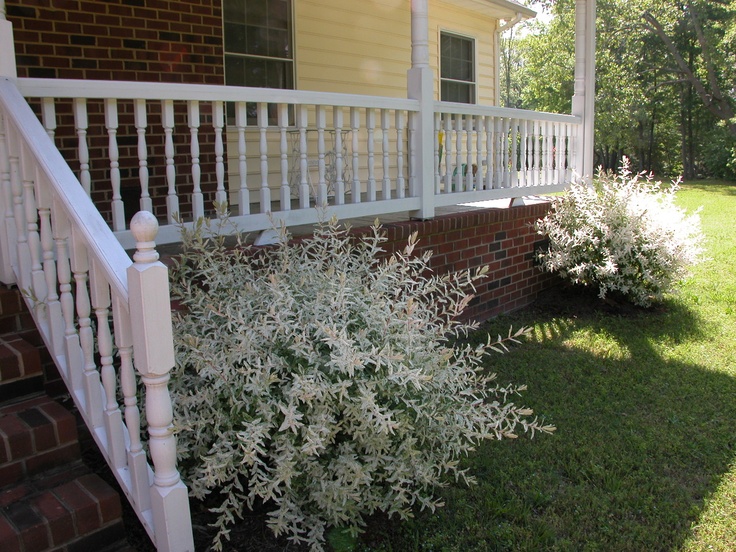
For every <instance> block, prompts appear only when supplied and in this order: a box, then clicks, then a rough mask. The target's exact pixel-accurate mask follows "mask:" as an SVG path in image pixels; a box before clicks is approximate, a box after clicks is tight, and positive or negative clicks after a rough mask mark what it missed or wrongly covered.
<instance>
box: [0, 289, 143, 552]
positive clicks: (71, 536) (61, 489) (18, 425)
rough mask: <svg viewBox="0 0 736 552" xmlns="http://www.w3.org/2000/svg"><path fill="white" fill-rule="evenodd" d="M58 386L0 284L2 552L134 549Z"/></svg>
mask: <svg viewBox="0 0 736 552" xmlns="http://www.w3.org/2000/svg"><path fill="white" fill-rule="evenodd" d="M63 390H64V385H63V382H62V381H61V378H59V375H58V372H56V368H55V366H54V365H53V363H52V362H50V359H49V356H48V353H47V352H46V351H45V349H44V348H43V344H42V342H41V339H40V337H39V336H38V333H37V332H36V330H35V326H34V323H33V320H32V318H31V316H30V315H29V313H28V311H27V310H26V307H25V304H24V303H23V301H22V299H21V298H20V295H19V293H18V291H17V290H16V289H8V288H5V287H2V288H0V549H2V550H3V551H5V552H40V551H45V550H54V551H66V552H91V551H95V552H98V551H99V552H103V551H104V552H123V551H125V552H132V551H133V550H135V549H134V548H132V547H131V546H130V545H128V543H127V542H126V540H125V535H126V533H125V527H124V525H123V518H122V508H121V501H120V496H119V494H118V492H117V491H116V490H114V489H113V487H111V486H110V485H109V484H108V483H106V482H105V481H104V480H103V479H102V478H100V476H99V475H97V474H96V473H93V472H92V471H91V469H90V468H89V467H88V466H87V465H86V464H85V463H84V462H83V460H82V452H83V449H84V448H85V445H84V444H83V445H81V446H80V434H81V435H82V436H84V435H87V437H88V434H87V433H86V428H85V427H84V426H83V425H79V422H78V418H77V417H75V415H74V413H73V411H72V410H71V409H68V408H66V407H65V406H63V403H64V399H63ZM55 398H58V400H57V399H55ZM66 402H67V403H68V402H69V401H68V399H67V400H66ZM89 441H91V439H89V437H88V439H87V443H88V445H89V444H91V443H89ZM92 446H94V445H93V444H92Z"/></svg>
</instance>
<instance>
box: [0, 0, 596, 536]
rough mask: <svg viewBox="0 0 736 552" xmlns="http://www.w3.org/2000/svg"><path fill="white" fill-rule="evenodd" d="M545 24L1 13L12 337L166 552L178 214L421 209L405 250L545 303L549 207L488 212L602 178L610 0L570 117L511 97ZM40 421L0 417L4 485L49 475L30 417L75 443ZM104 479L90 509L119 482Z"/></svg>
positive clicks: (28, 9) (2, 234) (481, 309)
mask: <svg viewBox="0 0 736 552" xmlns="http://www.w3.org/2000/svg"><path fill="white" fill-rule="evenodd" d="M533 15H534V13H533V12H532V11H531V10H529V9H527V8H525V7H523V6H522V5H520V4H518V3H517V2H514V1H512V0H412V1H411V2H409V1H407V0H375V1H371V2H352V1H337V0H311V1H310V0H223V1H222V2H221V1H219V0H217V1H213V0H185V1H182V2H168V1H164V0H146V1H143V0H108V1H91V0H51V1H49V2H28V1H23V2H20V1H3V0H0V187H1V191H2V194H0V216H1V217H2V219H1V220H0V280H2V282H3V283H4V284H6V285H8V286H14V288H13V289H14V290H23V291H24V296H25V301H24V302H25V304H26V305H27V308H28V310H29V313H30V316H25V317H24V316H22V315H19V314H18V315H16V314H13V316H17V317H20V318H17V319H14V320H15V322H13V324H12V325H13V326H14V328H13V329H19V326H20V325H21V320H20V319H21V318H23V321H24V322H29V321H32V324H33V326H34V327H35V328H36V331H37V332H38V335H39V336H40V337H39V345H43V346H44V347H45V349H46V350H47V351H48V360H49V362H50V363H52V364H53V366H55V368H50V371H51V372H53V371H54V370H56V371H58V374H59V378H60V379H61V380H62V381H63V384H64V386H65V388H66V389H67V390H68V393H70V395H71V396H72V398H73V399H74V402H75V404H76V407H77V409H78V411H79V413H80V416H81V418H82V419H83V420H84V422H85V424H86V426H87V427H88V428H89V431H90V434H91V435H92V437H93V439H94V440H95V442H96V443H97V445H98V446H99V448H100V450H101V451H102V454H103V456H104V457H105V458H106V460H107V462H108V464H109V465H110V467H111V470H112V471H113V473H114V475H115V477H116V479H117V480H118V482H119V483H120V486H121V488H122V489H123V491H124V494H125V500H127V501H128V502H129V503H130V504H131V505H132V507H133V508H134V510H135V511H136V513H137V515H138V517H139V519H140V520H141V522H142V524H143V525H144V527H145V528H146V529H147V531H148V532H149V534H150V536H151V539H152V540H153V542H154V543H155V545H156V546H157V548H158V549H160V550H191V549H192V547H193V545H192V532H191V523H190V520H189V511H188V501H187V489H186V487H185V485H184V483H183V482H182V481H181V480H180V478H179V474H178V472H177V469H176V459H175V455H174V449H175V447H174V443H175V441H174V436H173V435H172V432H171V422H172V413H171V406H170V401H169V399H168V392H167V389H166V382H167V381H168V377H169V376H168V372H169V369H170V367H171V366H173V363H174V358H173V345H172V341H171V332H172V329H171V317H170V309H169V296H168V284H167V274H166V268H165V267H164V266H163V265H162V264H161V263H160V262H158V261H157V259H158V254H157V253H156V250H155V247H156V243H159V244H162V243H173V242H176V240H177V228H176V226H175V224H174V222H175V221H176V220H182V221H184V223H185V224H191V223H192V221H193V220H194V219H196V218H198V217H201V216H210V215H212V214H213V204H214V203H215V202H219V203H220V204H225V203H227V205H228V209H229V210H230V212H231V214H232V221H233V222H235V223H236V224H237V225H238V226H239V227H240V228H241V229H243V230H246V231H249V232H262V231H267V230H268V229H269V228H271V227H272V225H273V224H274V221H276V222H283V223H284V224H287V225H289V226H299V225H308V224H312V223H314V222H315V221H316V220H318V218H319V217H320V216H325V214H324V213H327V214H334V215H336V216H338V217H339V218H342V219H357V220H358V221H362V220H372V219H373V218H375V217H381V218H382V219H383V220H386V219H387V218H389V217H393V220H398V219H402V218H403V220H402V221H400V222H397V223H395V224H391V225H389V226H388V227H387V231H388V233H389V238H390V240H391V241H392V243H393V242H396V243H398V242H400V241H401V240H402V239H405V237H406V236H408V234H409V233H410V232H411V231H412V230H413V229H418V230H419V232H420V235H421V236H422V239H423V243H425V244H426V246H427V247H430V248H432V249H434V250H435V251H436V252H437V254H436V255H435V261H434V263H435V264H434V265H433V268H434V269H436V270H458V269H463V268H470V267H472V266H475V265H478V264H481V263H484V264H486V263H490V264H491V272H492V278H490V279H489V281H488V283H487V284H484V285H483V286H480V287H479V289H478V296H477V298H476V301H475V302H474V303H473V304H472V305H471V307H470V311H471V314H472V315H474V316H481V317H482V316H489V315H491V314H494V313H496V312H501V311H503V310H504V309H510V308H518V307H520V306H523V305H524V304H527V303H528V302H529V300H530V297H531V296H532V295H533V293H535V292H536V291H537V290H539V289H540V287H541V286H542V284H543V281H542V277H541V275H540V274H538V273H537V272H536V269H534V267H533V266H532V254H533V248H534V242H535V237H534V235H533V232H532V231H531V230H530V229H529V228H528V222H529V221H532V220H534V219H535V218H537V217H538V216H540V215H541V214H543V213H544V210H545V208H546V207H545V205H546V204H545V203H543V202H542V203H532V204H527V205H520V206H516V207H512V208H503V209H500V208H493V209H489V208H487V202H490V201H498V200H505V202H506V204H509V202H510V201H512V200H514V199H515V198H522V197H525V196H534V195H540V194H544V193H549V192H554V191H559V190H563V189H564V188H565V187H566V185H567V184H568V183H569V181H570V179H571V178H572V177H573V174H580V175H589V174H591V172H592V128H593V126H592V123H593V84H594V60H593V51H594V43H595V41H594V38H595V33H594V27H595V0H576V17H577V23H576V36H575V37H570V39H571V40H573V39H574V40H575V41H576V57H577V64H576V75H575V97H574V98H573V113H572V114H571V115H558V114H547V113H536V112H529V111H521V110H511V109H504V108H500V107H497V106H495V105H494V104H495V103H496V99H497V96H498V81H497V79H498V74H497V59H498V36H499V32H501V31H502V30H503V29H504V28H508V27H509V26H510V25H513V24H514V23H515V22H518V21H520V20H522V19H524V18H529V17H533ZM13 52H14V53H15V55H13ZM479 202H481V203H479ZM482 202H486V203H482ZM458 205H462V207H458ZM316 206H320V207H321V209H315V207H316ZM139 210H140V211H142V212H141V213H138V214H136V212H137V211H139ZM126 249H129V250H130V249H134V250H136V252H135V255H134V256H133V260H131V259H130V256H129V255H128V253H126ZM13 293H16V295H14V297H16V299H8V300H7V302H8V303H9V304H10V303H12V302H13V301H15V302H16V303H18V301H19V300H18V299H17V297H18V295H17V292H15V291H14V292H13ZM92 319H94V323H93V322H92ZM7 329H8V330H9V329H11V328H10V327H8V328H7ZM6 338H7V339H6ZM3 339H5V340H6V341H3V343H4V344H5V345H6V346H7V348H8V349H9V350H11V351H15V352H16V353H17V352H18V351H19V350H21V349H22V350H25V346H24V345H18V344H17V343H16V341H12V340H11V338H10V337H8V336H7V335H4V336H0V340H3ZM7 340H11V343H10V344H9V343H8V342H7ZM12 343H16V345H12ZM114 350H115V351H117V354H116V355H115V356H114V355H113V354H112V353H113V351H114ZM26 364H28V366H30V365H31V364H32V365H33V366H35V365H36V362H35V361H33V362H31V361H29V362H28V363H25V364H24V362H19V363H18V366H25V365H26ZM31 373H32V375H33V378H35V379H34V381H38V380H39V370H37V369H35V368H34V370H32V371H31ZM24 374H25V370H24V369H21V368H18V369H15V370H14V371H11V370H7V371H5V370H4V371H2V378H0V390H4V391H3V392H4V393H7V394H8V397H7V398H10V390H11V388H12V389H15V390H20V389H25V390H26V391H27V390H28V385H27V384H24V383H22V382H23V381H24V378H23V376H24ZM48 379H49V377H48V376H47V383H48ZM42 383H43V382H42V381H41V384H42ZM139 386H140V387H142V388H143V392H144V393H145V396H146V401H145V408H146V421H147V432H148V440H147V447H148V451H149V453H150V457H151V464H150V465H149V462H148V459H147V455H146V452H145V450H144V448H143V445H142V441H143V439H142V438H141V427H140V418H141V413H140V409H139V405H138V400H137V397H138V387H139ZM14 393H15V392H14ZM118 394H120V395H121V396H122V397H123V399H122V401H120V402H119V401H118ZM2 400H3V401H4V400H6V397H5V394H4V395H3V399H2ZM34 400H37V397H36V398H34ZM33 404H34V405H35V404H36V403H33ZM19 408H20V407H18V406H17V405H16V406H13V407H12V409H11V410H8V411H7V414H6V415H5V416H4V418H2V417H0V435H2V436H3V439H4V441H3V443H4V445H5V449H6V450H5V456H6V457H7V458H5V460H7V462H6V463H5V467H4V468H3V467H2V466H0V474H9V473H10V471H11V470H9V469H8V468H7V465H10V464H12V465H13V466H14V469H15V471H16V472H20V475H25V474H27V473H28V472H29V470H30V468H29V466H31V465H33V464H34V462H33V461H31V460H29V458H31V457H30V456H28V458H26V456H23V458H22V459H20V460H19V459H18V458H17V457H16V456H15V455H16V453H17V451H15V450H14V449H13V448H12V446H11V444H10V443H11V441H13V442H16V441H19V440H21V441H22V440H23V438H20V437H14V438H13V439H11V436H10V435H9V432H10V429H8V428H5V429H3V423H5V424H9V423H10V422H9V421H8V420H10V419H11V418H12V417H15V418H17V419H15V418H14V421H13V427H14V428H16V429H17V430H18V431H20V429H22V428H24V427H25V428H26V429H28V430H30V431H33V428H32V427H31V426H30V425H29V423H30V421H29V420H41V421H43V420H46V421H47V422H49V424H50V425H49V426H50V427H51V429H47V430H45V431H46V432H47V433H53V434H54V435H57V436H58V435H59V427H61V426H62V425H64V424H67V423H68V422H66V421H62V422H60V421H58V420H55V418H53V416H51V415H50V414H48V411H50V410H54V407H52V406H51V407H48V408H47V407H46V406H44V407H43V408H42V411H39V410H38V409H39V408H40V407H38V406H31V407H29V408H30V409H35V410H34V412H35V413H34V414H23V416H25V417H23V416H21V414H19V412H21V410H19ZM54 411H55V410H54ZM4 412H5V411H4ZM22 412H26V411H22ZM39 412H40V413H39ZM19 416H20V417H19ZM39 416H40V417H39ZM52 418H53V419H52ZM3 419H5V420H6V421H5V422H2V420H3ZM23 420H26V421H23ZM13 435H15V434H13ZM27 441H28V442H35V441H34V440H33V439H31V438H30V437H29V438H28V439H27ZM24 442H25V441H24ZM56 445H58V447H60V446H61V443H60V442H58V443H56V444H55V446H56ZM58 447H57V448H58ZM26 449H27V450H26V451H25V453H24V454H26V453H27V454H30V453H31V452H34V453H35V451H32V450H31V449H33V447H32V446H31V447H26ZM18 454H20V453H18ZM3 469H4V471H3ZM7 477H8V478H9V477H10V476H9V475H8V476H7ZM11 483H12V485H15V486H13V487H12V488H13V489H17V488H18V485H19V484H18V483H17V482H16V481H15V480H12V481H11V480H10V479H3V480H0V486H2V487H3V488H8V487H7V486H8V485H11ZM87 483H89V485H87ZM21 485H22V484H21ZM82 487H84V489H85V490H84V492H83V493H82V494H83V495H84V496H86V497H88V498H89V497H90V496H92V495H94V492H93V491H92V490H91V489H90V488H94V489H95V490H98V491H99V490H100V489H101V488H102V486H100V485H98V484H97V483H96V482H95V483H94V484H93V483H90V482H89V481H88V480H84V482H83V483H79V484H77V485H76V487H75V488H82ZM88 487H90V488H88ZM4 496H11V495H10V494H7V493H6V494H5V495H4ZM54 496H55V498H53V499H52V498H49V499H48V500H49V501H53V500H56V501H57V502H63V501H62V500H61V499H60V498H59V496H58V495H54ZM94 496H97V495H94ZM113 502H114V501H113ZM95 504H96V505H97V506H98V508H97V510H96V511H97V517H98V521H99V523H98V524H97V526H96V527H97V528H98V529H99V528H100V527H103V528H104V527H106V526H107V525H106V524H109V522H110V519H112V517H113V516H112V515H109V516H108V515H107V514H106V513H105V512H107V513H108V514H109V513H110V512H114V511H115V510H116V506H115V505H114V504H113V503H112V502H110V497H109V493H108V492H107V491H106V490H102V491H100V495H99V496H98V497H97V500H96V501H95ZM101 504H106V505H108V507H105V508H103V507H102V506H100V505H101ZM110 504H112V505H110ZM0 506H2V507H5V506H8V505H3V504H2V503H0ZM39 508H40V506H38V504H37V503H36V505H35V506H28V507H27V508H26V510H23V512H25V514H26V517H23V516H22V515H21V514H20V513H17V512H16V513H17V515H16V516H15V517H13V516H10V517H8V516H7V515H5V514H3V516H5V517H0V531H2V533H0V534H1V535H2V536H3V539H4V542H17V543H18V549H23V548H22V546H26V545H28V542H26V541H27V540H28V539H31V540H32V538H35V537H33V535H35V533H33V532H32V531H31V530H30V529H29V528H28V527H26V526H25V525H23V523H21V521H22V520H23V519H29V516H30V518H32V519H35V520H36V524H35V525H34V527H40V528H41V531H45V533H44V535H45V536H43V537H37V538H38V539H41V540H43V541H44V543H45V545H48V546H47V547H49V548H53V547H55V546H58V545H59V543H58V542H57V540H56V539H57V537H58V538H60V537H59V535H57V533H58V532H59V531H60V530H59V531H57V529H58V527H57V526H58V525H62V526H63V524H59V523H58V520H59V519H61V518H57V520H56V522H53V520H50V519H49V518H48V517H46V518H44V517H43V516H42V515H41V514H43V513H44V512H42V511H41V510H40V509H39ZM62 510H63V511H65V512H66V510H64V509H63V508H62ZM67 510H68V508H67ZM14 511H15V510H14ZM18 511H20V510H18ZM23 512H21V513H23ZM67 513H68V512H67ZM34 516H35V517H34ZM77 517H79V516H77ZM108 518H110V519H108ZM75 519H76V518H75ZM26 529H27V531H26ZM73 537H74V538H80V535H79V534H77V533H74V535H73ZM24 539H25V540H24ZM44 539H45V540H44ZM34 542H35V541H34ZM23 543H25V544H23ZM28 546H30V545H28ZM37 548H38V549H44V546H41V545H39V547H37Z"/></svg>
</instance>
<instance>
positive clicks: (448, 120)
mask: <svg viewBox="0 0 736 552" xmlns="http://www.w3.org/2000/svg"><path fill="white" fill-rule="evenodd" d="M444 123H445V175H444V176H445V190H444V192H445V193H446V194H449V193H450V192H452V187H453V184H452V171H451V170H450V168H451V167H452V162H453V154H452V151H453V146H454V145H455V142H454V141H453V140H452V115H450V114H449V113H445V115H444Z"/></svg>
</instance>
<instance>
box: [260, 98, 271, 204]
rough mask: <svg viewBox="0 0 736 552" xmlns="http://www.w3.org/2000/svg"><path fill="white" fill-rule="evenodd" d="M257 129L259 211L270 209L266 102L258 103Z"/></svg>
mask: <svg viewBox="0 0 736 552" xmlns="http://www.w3.org/2000/svg"><path fill="white" fill-rule="evenodd" d="M258 131H259V133H260V137H261V143H260V149H261V213H268V212H270V211H271V189H270V188H269V187H268V104H267V103H264V102H261V103H259V104H258Z"/></svg>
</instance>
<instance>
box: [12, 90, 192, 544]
mask: <svg viewBox="0 0 736 552" xmlns="http://www.w3.org/2000/svg"><path fill="white" fill-rule="evenodd" d="M0 192H1V193H0V207H2V209H0V228H2V230H3V232H0V240H1V243H0V245H1V247H0V252H2V253H3V254H2V259H0V260H2V262H3V263H8V264H9V265H10V266H9V267H8V266H3V270H2V274H3V277H5V276H6V275H7V273H8V272H11V273H13V275H14V280H15V282H16V283H17V284H18V287H19V288H20V289H21V290H22V291H23V292H24V296H25V300H26V303H27V304H28V307H29V310H30V312H31V315H32V316H33V318H34V321H35V323H36V326H37V328H38V330H39V333H40V334H41V337H42V338H43V341H44V344H45V345H46V348H47V349H48V351H49V352H50V354H51V357H52V359H53V361H54V363H55V364H56V366H57V368H58V371H59V374H60V375H61V377H62V379H63V380H64V383H65V384H66V386H67V388H68V390H69V393H70V395H71V397H72V398H73V399H74V402H75V405H76V406H77V409H78V410H79V413H80V414H81V416H82V418H83V419H84V422H85V424H86V425H87V427H88V428H89V430H90V434H91V436H92V437H93V439H94V440H95V442H96V443H97V446H98V447H99V448H100V451H101V452H102V454H103V456H104V457H105V459H106V461H107V463H108V464H109V466H110V468H111V471H112V473H113V474H114V475H115V477H116V479H117V480H118V483H119V484H120V486H121V488H122V489H123V491H124V493H125V496H126V497H127V498H128V500H129V501H130V502H131V505H132V506H133V509H134V511H135V512H136V514H137V515H138V517H139V519H140V521H141V523H142V525H143V527H144V528H145V529H146V530H147V531H148V533H149V536H150V537H151V539H152V541H153V542H154V544H155V545H156V547H157V548H158V549H159V550H160V551H172V552H173V551H177V552H178V551H182V552H186V551H192V550H193V549H194V545H193V538H192V526H191V517H190V513H189V502H188V492H187V488H186V486H185V485H184V483H183V482H182V481H181V478H180V476H179V472H178V471H177V469H176V453H175V451H176V442H175V438H174V436H173V429H172V409H171V399H170V397H169V393H168V388H167V382H168V380H169V372H170V370H171V368H172V367H173V366H174V349H173V338H172V329H171V312H170V298H169V291H168V275H167V269H166V267H165V266H164V265H163V264H162V263H160V262H158V261H157V259H158V254H157V253H156V252H155V249H154V248H155V241H154V240H155V237H156V232H157V230H158V223H157V221H156V219H155V217H153V215H151V214H150V213H146V212H145V211H141V212H139V213H138V214H137V215H136V216H135V217H133V221H132V222H131V230H132V234H133V236H134V238H135V242H136V243H135V245H136V248H137V252H136V254H135V255H134V258H133V261H131V259H130V258H129V257H128V255H127V254H126V252H125V250H124V249H123V248H122V246H121V245H120V243H119V242H118V240H117V239H116V237H115V235H114V234H113V232H112V230H111V229H110V228H109V227H108V225H107V223H106V222H105V220H104V219H103V218H102V216H101V214H100V213H99V211H98V210H97V208H96V207H95V205H94V204H93V202H92V200H91V199H90V198H89V197H88V196H87V194H86V193H85V191H84V189H83V188H82V185H81V184H80V182H79V181H78V180H77V178H76V177H75V175H74V174H73V172H72V171H71V169H70V168H69V166H68V165H67V164H66V162H65V161H64V159H63V157H62V156H61V154H60V152H59V151H58V150H57V149H56V146H55V145H54V143H53V141H52V140H51V138H50V136H49V134H48V133H47V131H46V130H44V128H43V126H42V125H41V123H40V122H39V121H38V119H37V118H36V116H35V115H34V113H33V111H32V110H31V108H30V106H29V105H28V103H27V102H26V101H25V99H24V98H23V96H22V95H21V94H20V92H19V91H18V89H17V88H16V86H15V84H14V83H13V82H12V81H10V80H8V79H4V78H0ZM11 204H12V206H11ZM6 283H9V281H6ZM116 349H117V354H115V350H116ZM116 357H117V361H116ZM138 381H141V382H142V383H143V384H144V386H145V393H144V397H145V412H146V421H147V425H148V434H149V439H148V442H147V443H146V445H145V446H147V448H148V454H150V457H151V460H152V464H153V465H152V466H151V465H150V464H149V463H148V460H147V452H146V450H145V448H144V442H143V439H142V436H141V415H140V410H139V407H138V395H139V387H140V385H139V384H138ZM119 394H122V396H123V407H122V409H121V405H120V404H119V403H118V400H119V399H118V395H119Z"/></svg>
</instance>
